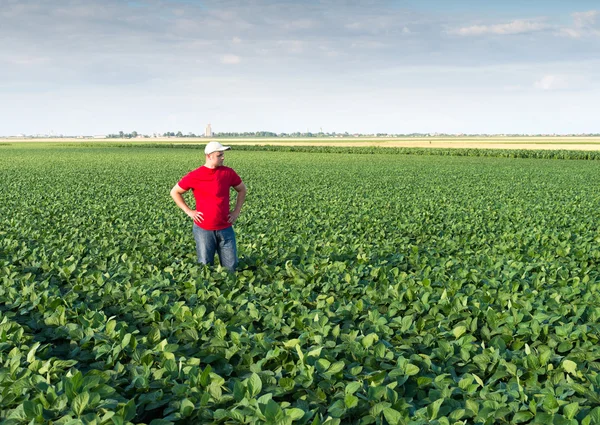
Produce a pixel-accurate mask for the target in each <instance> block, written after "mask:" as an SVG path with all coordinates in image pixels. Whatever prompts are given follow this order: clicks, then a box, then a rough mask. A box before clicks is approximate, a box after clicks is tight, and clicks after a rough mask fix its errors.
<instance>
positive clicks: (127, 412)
mask: <svg viewBox="0 0 600 425" xmlns="http://www.w3.org/2000/svg"><path fill="white" fill-rule="evenodd" d="M135 415H136V405H135V400H134V399H131V400H129V401H128V402H127V404H126V405H125V406H124V411H123V420H125V422H130V421H131V420H133V418H135Z"/></svg>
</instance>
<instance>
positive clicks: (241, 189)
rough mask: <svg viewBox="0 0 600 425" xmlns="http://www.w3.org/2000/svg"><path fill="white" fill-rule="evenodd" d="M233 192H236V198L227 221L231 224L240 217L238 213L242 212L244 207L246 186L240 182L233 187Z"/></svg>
mask: <svg viewBox="0 0 600 425" xmlns="http://www.w3.org/2000/svg"><path fill="white" fill-rule="evenodd" d="M233 188H234V189H235V191H236V192H237V197H236V200H235V208H234V209H233V211H232V212H230V213H229V219H228V220H227V221H229V222H230V223H231V224H233V223H235V221H236V220H237V219H238V217H239V216H240V211H241V210H242V205H244V201H245V200H246V191H247V190H246V185H245V184H244V182H241V183H240V184H238V185H237V186H233Z"/></svg>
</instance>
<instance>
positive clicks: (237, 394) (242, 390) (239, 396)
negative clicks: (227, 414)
mask: <svg viewBox="0 0 600 425" xmlns="http://www.w3.org/2000/svg"><path fill="white" fill-rule="evenodd" d="M245 396H246V386H245V385H244V384H243V383H242V382H241V381H239V380H238V381H235V384H233V398H234V399H235V401H237V402H240V401H242V400H243V399H244V397H245Z"/></svg>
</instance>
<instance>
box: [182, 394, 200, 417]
mask: <svg viewBox="0 0 600 425" xmlns="http://www.w3.org/2000/svg"><path fill="white" fill-rule="evenodd" d="M195 408H196V407H195V406H194V403H192V402H191V401H190V400H188V399H187V398H184V399H183V400H182V401H181V406H180V407H179V412H180V413H181V415H182V416H183V417H184V418H185V417H187V416H190V415H191V414H192V413H193V412H194V409H195Z"/></svg>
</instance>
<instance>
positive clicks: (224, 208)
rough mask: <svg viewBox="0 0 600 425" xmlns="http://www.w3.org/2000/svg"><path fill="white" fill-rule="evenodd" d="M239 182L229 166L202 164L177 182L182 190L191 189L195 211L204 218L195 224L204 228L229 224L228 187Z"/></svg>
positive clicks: (239, 179)
mask: <svg viewBox="0 0 600 425" xmlns="http://www.w3.org/2000/svg"><path fill="white" fill-rule="evenodd" d="M241 182H242V179H241V178H240V176H238V175H237V173H236V172H235V171H233V169H231V168H229V167H217V168H207V167H205V166H202V167H200V168H197V169H195V170H194V171H190V172H189V173H188V174H186V175H185V176H183V178H182V179H181V180H180V181H179V183H178V184H179V187H181V188H182V189H183V190H189V189H192V192H193V193H194V198H195V199H196V211H200V212H201V213H202V216H203V218H204V220H203V221H202V222H201V223H196V224H197V225H198V226H200V227H202V228H203V229H204V230H223V229H226V228H228V227H229V226H231V223H229V222H228V221H227V218H228V216H229V189H230V188H231V187H233V186H237V185H239V184H240V183H241Z"/></svg>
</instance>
